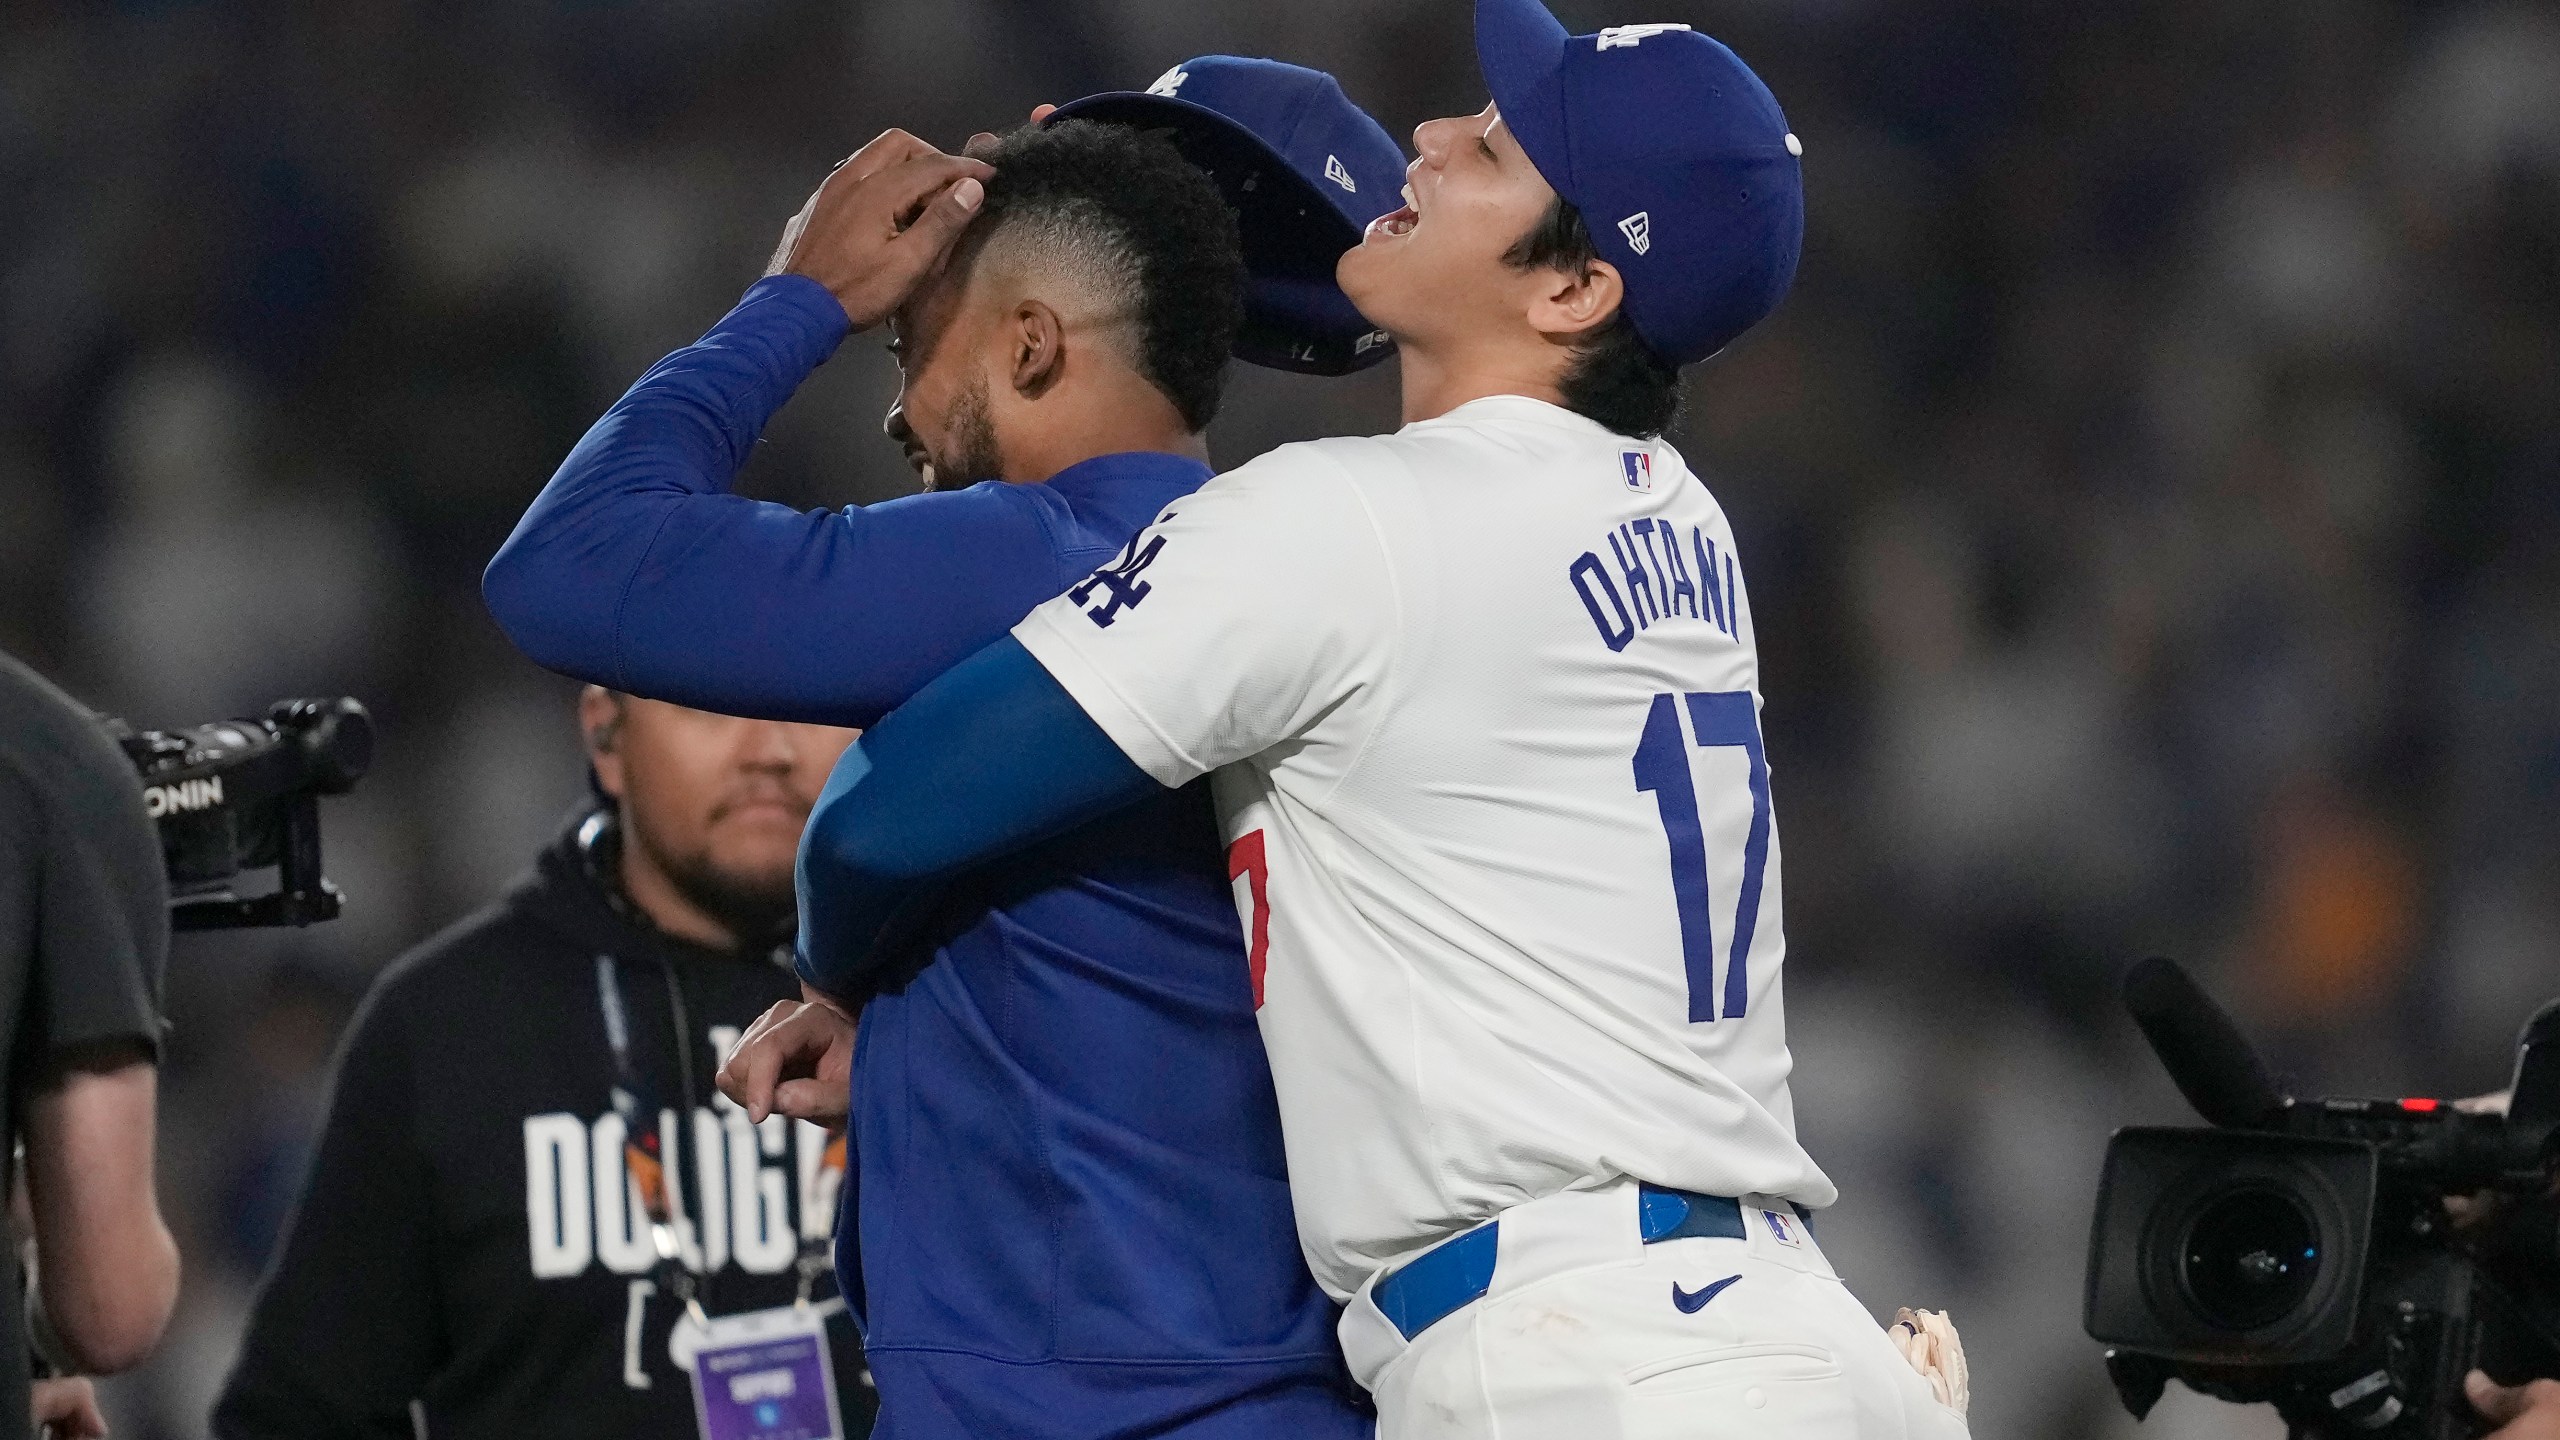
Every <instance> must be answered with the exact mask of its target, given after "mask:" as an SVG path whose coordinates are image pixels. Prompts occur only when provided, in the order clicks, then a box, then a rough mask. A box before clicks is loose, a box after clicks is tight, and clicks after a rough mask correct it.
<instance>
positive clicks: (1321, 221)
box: [1049, 55, 1405, 375]
mask: <svg viewBox="0 0 2560 1440" xmlns="http://www.w3.org/2000/svg"><path fill="white" fill-rule="evenodd" d="M1049 118H1050V119H1051V120H1074V119H1083V120H1101V121H1108V122H1110V123H1113V124H1121V125H1134V126H1137V127H1138V128H1140V129H1146V130H1162V131H1164V132H1166V134H1167V136H1168V138H1170V139H1171V140H1172V141H1173V143H1174V146H1175V148H1177V149H1179V150H1180V151H1181V152H1182V154H1183V158H1185V159H1187V160H1189V161H1190V162H1191V163H1192V164H1194V165H1197V166H1199V167H1200V168H1201V169H1203V170H1206V171H1208V172H1209V176H1210V178H1211V179H1213V180H1215V181H1217V182H1218V188H1219V189H1220V190H1221V191H1223V192H1224V193H1225V195H1226V197H1227V203H1228V204H1229V205H1231V206H1233V207H1235V211H1236V225H1237V228H1238V229H1239V230H1240V231H1242V232H1243V236H1244V261H1245V268H1246V269H1247V270H1249V271H1251V272H1252V277H1253V279H1252V285H1251V288H1250V289H1249V290H1248V291H1247V292H1246V296H1245V320H1244V330H1243V333H1242V334H1240V335H1239V336H1238V337H1237V339H1236V348H1235V353H1236V357H1237V358H1238V359H1241V360H1249V361H1251V362H1253V363H1254V364H1256V365H1267V366H1270V367H1272V368H1273V369H1277V370H1296V371H1300V372H1303V373H1306V374H1310V375H1347V374H1349V373H1351V372H1352V371H1354V370H1360V369H1365V368H1367V367H1368V366H1371V365H1374V364H1376V363H1378V362H1379V361H1381V360H1384V359H1386V358H1387V356H1388V355H1389V354H1391V353H1393V351H1394V349H1395V343H1394V342H1393V341H1391V340H1389V339H1388V338H1387V334H1386V332H1385V331H1383V330H1380V329H1378V328H1377V327H1376V326H1374V325H1371V324H1370V323H1369V322H1368V321H1367V320H1364V319H1362V318H1361V316H1360V311H1359V310H1358V308H1357V307H1355V306H1353V305H1352V303H1351V300H1350V298H1349V297H1348V296H1346V295H1344V294H1343V293H1342V291H1341V289H1340V287H1338V286H1336V285H1335V284H1334V283H1333V267H1334V262H1336V261H1338V260H1340V259H1341V258H1342V252H1344V251H1346V250H1348V249H1350V248H1351V247H1352V246H1354V245H1357V244H1359V243H1360V236H1361V232H1363V231H1365V230H1366V229H1368V227H1369V222H1370V221H1372V220H1374V219H1376V218H1378V217H1379V216H1381V215H1384V214H1387V213H1388V212H1390V211H1392V210H1395V209H1396V208H1398V207H1399V206H1401V205H1402V204H1403V203H1404V199H1403V190H1404V160H1405V157H1404V151H1403V150H1402V149H1400V148H1398V147H1397V145H1396V142H1395V140H1394V139H1393V138H1392V137H1390V136H1389V135H1388V134H1387V132H1386V131H1385V129H1383V128H1382V127H1381V126H1380V125H1379V124H1378V122H1377V121H1375V120H1372V119H1370V118H1369V114H1368V112H1367V111H1365V110H1362V109H1361V108H1360V107H1359V106H1357V105H1354V104H1352V103H1351V99H1350V97H1349V96H1347V95H1344V94H1343V93H1342V87H1341V86H1340V85H1338V84H1336V83H1335V82H1334V78H1333V77H1332V76H1330V75H1327V74H1325V73H1324V72H1323V71H1321V70H1309V69H1307V68H1305V67H1304V66H1299V65H1284V64H1282V63H1281V62H1279V61H1277V60H1252V59H1247V58H1245V57H1243V56H1238V55H1203V56H1201V57H1200V58H1198V59H1196V60H1185V61H1183V62H1182V63H1181V64H1179V65H1176V66H1174V67H1173V68H1172V69H1170V70H1167V71H1166V72H1164V74H1163V75H1162V76H1161V77H1159V78H1158V79H1157V80H1156V83H1155V84H1154V85H1152V86H1149V87H1148V88H1147V89H1146V90H1145V91H1143V92H1140V91H1130V90H1123V91H1112V92H1110V93H1108V94H1102V95H1088V96H1086V97H1085V98H1084V99H1082V100H1077V101H1074V102H1071V103H1069V104H1066V105H1061V106H1059V107H1058V108H1057V110H1056V111H1055V112H1054V113H1052V114H1051V115H1050V117H1049Z"/></svg>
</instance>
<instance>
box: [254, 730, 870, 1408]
mask: <svg viewBox="0 0 2560 1440" xmlns="http://www.w3.org/2000/svg"><path fill="white" fill-rule="evenodd" d="M578 718H579V723H580V727H581V729H582V731H583V733H584V737H585V742H586V749H587V755H588V758H589V760H590V762H591V764H592V767H593V775H594V779H595V784H596V788H597V789H598V791H599V792H600V803H598V804H597V805H596V806H595V807H593V809H592V810H591V811H590V813H587V814H585V815H582V816H580V817H578V818H576V819H574V820H573V821H572V822H571V823H570V825H569V826H568V827H567V829H566V831H565V832H564V833H563V834H562V835H561V836H560V837H559V839H558V840H556V841H555V842H554V843H553V844H552V845H551V846H550V847H549V848H548V849H546V850H545V851H544V852H543V853H542V855H541V856H540V858H539V859H538V861H537V862H536V864H535V867H534V870H533V873H532V874H531V875H530V876H528V877H527V878H525V879H524V880H522V881H521V882H519V883H518V884H517V885H516V887H515V888H514V889H513V890H511V891H510V892H509V893H508V894H507V895H505V896H504V897H503V898H501V899H500V900H499V901H498V902H497V903H496V904H494V905H493V906H491V907H490V908H488V909H486V910H483V911H481V912H480V913H479V914H477V915H475V916H473V917H471V918H469V919H467V920H464V921H463V922H462V923H461V924H459V925H457V926H455V927H454V928H452V929H450V930H448V931H446V932H445V933H444V934H442V935H440V936H438V937H436V938H434V939H432V940H429V941H428V942H426V943H425V944H424V945H423V946H421V947H419V948H418V949H417V950H416V951H414V952H412V953H411V954H410V955H408V956H406V957H404V958H403V959H401V960H399V961H397V962H395V963H394V964H393V965H392V966H391V967H390V968H389V969H388V970H387V971H385V972H384V974H383V975H382V977H381V978H380V980H378V981H377V982H376V983H375V985H374V988H373V991H372V993H371V994H370V995H369V996H368V997H367V998H366V1000H365V1002H364V1006H363V1008H362V1010H361V1011H360V1012H359V1013H358V1015H357V1017H356V1019H355V1021H354V1023H353V1025H352V1026H351V1027H350V1030H349V1034H348V1037H347V1040H346V1042H345V1044H344V1046H343V1049H342V1051H341V1054H340V1057H339V1061H338V1074H337V1078H336V1081H335V1082H334V1093H333V1094H332V1096H331V1099H330V1105H329V1113H328V1117H327V1119H326V1120H325V1122H324V1123H323V1128H322V1134H321V1137H320V1141H319V1145H318V1148H317V1151H316V1153H315V1155H314V1157H313V1160H312V1168H311V1172H310V1175H309V1177H308V1179H307V1180H306V1181H305V1184H304V1188H303V1192H302V1195H301V1198H300V1201H299V1203H298V1205H297V1207H296V1212H295V1215H294V1218H293V1220H292V1222H291V1225H290V1228H289V1231H288V1233H287V1236H286V1239H285V1241H284V1244H283V1246H282V1247H281V1249H280V1252H279V1254H278V1256H277V1258H276V1260H275V1262H274V1265H273V1267H272V1269H271V1270H270V1271H269V1273H268V1275H267V1277H266V1279H265V1281H264V1283H263V1284H262V1286H261V1287H260V1291H259V1294H258V1297H257V1301H256V1304H255V1308H254V1309H253V1311H252V1313H251V1316H250V1320H249V1325H248V1333H247V1337H246V1340H245V1342H244V1344H243V1347H242V1350H241V1354H240V1359H239V1362H238V1364H237V1366H236V1368H235V1369H234V1370H233V1371H232V1373H231V1376H230V1378H229V1380H228V1381H227V1382H226V1384H225V1386H224V1389H223V1393H222V1397H221V1399H220V1401H219V1403H218V1404H217V1406H216V1408H215V1411H214V1415H213V1430H214V1433H215V1434H217V1435H219V1436H222V1437H224V1440H278V1437H299V1436H310V1437H315V1440H316V1437H321V1436H328V1437H333V1440H339V1437H349V1436H380V1437H401V1440H406V1437H408V1436H410V1435H412V1434H413V1433H426V1434H432V1435H435V1436H438V1437H440V1440H442V1437H463V1436H489V1437H499V1436H504V1437H509V1440H515V1437H522V1436H530V1435H540V1436H546V1437H573V1436H596V1437H608V1436H610V1437H615V1440H623V1437H643V1436H666V1437H680V1436H692V1435H694V1434H695V1433H696V1421H695V1405H694V1397H693V1394H692V1389H691V1386H692V1379H691V1376H690V1374H689V1373H688V1371H687V1370H686V1369H685V1368H684V1367H683V1366H682V1365H681V1363H679V1362H678V1361H676V1360H674V1359H672V1358H671V1357H670V1354H669V1336H670V1331H671V1330H673V1329H676V1328H677V1327H678V1324H679V1320H680V1319H683V1318H684V1317H688V1316H691V1315H692V1314H693V1313H694V1311H695V1307H697V1306H698V1307H699V1311H700V1315H701V1317H702V1320H703V1321H704V1322H706V1323H709V1324H714V1325H717V1324H720V1323H722V1320H723V1317H737V1316H739V1315H740V1314H741V1313H742V1312H758V1313H760V1314H765V1315H775V1314H787V1315H789V1316H792V1317H796V1318H800V1319H803V1320H805V1321H806V1322H807V1323H808V1324H809V1325H811V1326H812V1327H813V1328H814V1327H818V1326H821V1325H823V1329H824V1332H825V1335H824V1346H823V1348H819V1347H812V1354H811V1358H810V1361H809V1369H808V1371H807V1372H806V1373H805V1375H803V1376H801V1377H799V1378H800V1379H801V1380H802V1381H804V1382H805V1383H804V1384H803V1386H802V1389H803V1390H804V1392H805V1391H808V1390H812V1389H816V1388H819V1387H820V1385H821V1377H822V1375H823V1374H824V1372H825V1371H826V1369H827V1354H828V1353H829V1352H832V1360H833V1366H832V1368H833V1376H834V1379H833V1382H832V1383H833V1386H834V1390H835V1393H836V1396H837V1397H838V1404H839V1407H840V1417H839V1418H838V1421H837V1423H838V1426H839V1429H838V1430H836V1431H835V1432H832V1433H837V1434H845V1435H857V1436H858V1435H861V1434H864V1433H866V1431H867V1428H868V1424H867V1422H868V1415H869V1411H870V1409H871V1399H870V1392H869V1391H868V1390H867V1389H866V1388H865V1387H864V1385H863V1383H862V1380H861V1375H862V1371H861V1365H860V1352H859V1347H858V1343H857V1342H856V1341H855V1339H854V1336H853V1331H852V1326H851V1323H850V1322H849V1320H846V1319H844V1318H843V1317H841V1316H840V1315H839V1316H838V1317H837V1318H836V1320H835V1321H834V1323H823V1321H822V1318H821V1315H820V1312H819V1311H818V1310H817V1309H816V1308H814V1307H813V1308H801V1307H797V1306H796V1305H795V1301H796V1299H798V1298H801V1297H806V1298H809V1299H811V1300H813V1301H817V1302H827V1301H829V1300H830V1299H831V1297H832V1293H833V1285H832V1279H831V1278H830V1277H828V1273H827V1272H828V1269H829V1260H828V1253H827V1250H826V1238H827V1236H828V1235H829V1234H830V1233H831V1231H832V1227H833V1221H834V1213H833V1210H834V1207H833V1205H832V1203H831V1192H832V1190H833V1188H834V1186H835V1180H834V1179H833V1176H835V1175H836V1174H839V1173H840V1169H838V1168H837V1167H838V1166H840V1160H839V1159H838V1158H837V1157H840V1156H841V1153H842V1152H841V1150H840V1149H831V1148H830V1144H829V1137H828V1136H827V1135H826V1134H825V1133H824V1132H823V1131H820V1130H819V1129H817V1128H816V1127H815V1126H810V1125H805V1124H800V1123H798V1122H793V1121H788V1120H776V1121H769V1122H767V1123H766V1124H765V1125H764V1126H762V1127H756V1126H753V1125H751V1124H750V1123H749V1122H748V1120H747V1117H746V1115H745V1113H744V1112H743V1111H740V1110H738V1109H737V1107H736V1106H734V1105H732V1104H730V1103H729V1102H727V1101H726V1100H724V1099H721V1098H720V1097H718V1096H717V1095H716V1094H715V1092H714V1091H713V1089H712V1075H713V1073H714V1072H715V1071H716V1070H717V1069H718V1068H719V1064H720V1058H721V1055H722V1053H723V1052H724V1051H725V1050H726V1049H727V1047H728V1045H729V1043H730V1042H731V1041H733V1040H734V1039H735V1038H736V1036H737V1033H738V1032H739V1031H740V1030H742V1029H743V1028H745V1027H746V1026H747V1025H748V1024H749V1023H751V1022H752V1021H753V1020H755V1018H756V1017H757V1016H758V1015H760V1014H761V1013H763V1012H764V1011H765V1009H766V1008H767V1007H769V1006H771V1005H772V1004H773V1003H774V1002H776V1001H778V1000H783V999H788V998H796V996H797V994H798V991H799V986H798V983H797V981H795V980H794V979H793V977H792V974H791V971H790V968H789V962H788V958H787V954H785V953H784V952H782V951H781V950H779V949H778V947H780V946H784V945H786V944H787V942H788V940H789V938H790V935H791V930H792V924H793V920H794V915H795V910H794V901H793V894H792V865H793V860H794V857H795V855H796V853H797V849H798V845H799V839H800V830H801V827H802V825H803V823H804V822H805V821H806V819H807V816H808V813H809V808H810V805H811V804H812V802H813V801H814V800H815V799H816V797H817V794H818V790H819V788H820V786H822V785H823V784H824V783H825V781H826V778H827V775H828V772H829V771H830V769H831V768H832V767H833V766H834V764H835V762H836V759H837V757H838V756H839V755H841V754H842V753H843V751H844V748H845V746H846V745H847V744H849V743H850V742H851V740H852V738H853V735H854V732H853V731H850V730H842V729H836V728H833V727H828V726H820V725H797V724H779V723H772V722H764V721H751V720H740V719H733V718H730V717H727V716H722V715H713V714H708V713H706V712H703V711H699V710H688V709H683V708H680V707H678V706H674V705H668V704H662V703H659V702H655V701H648V700H640V699H635V698H630V697H626V696H622V695H617V694H613V693H610V692H608V691H605V690H602V689H598V688H594V687H589V688H588V689H587V690H586V691H585V693H584V694H583V695H582V696H581V697H580V701H579V710H578ZM661 1180H662V1183H660V1182H661ZM661 1243H663V1246H664V1248H663V1249H662V1248H659V1247H660V1244H661ZM812 1287H815V1293H814V1294H812V1293H811V1291H812ZM834 1308H835V1309H837V1310H841V1306H836V1307H834ZM685 1323H686V1324H693V1323H694V1322H693V1321H692V1320H690V1319H687V1320H685ZM776 1373H781V1372H776ZM805 1433H821V1432H816V1431H811V1432H805Z"/></svg>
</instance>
